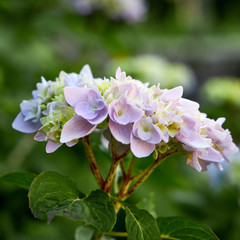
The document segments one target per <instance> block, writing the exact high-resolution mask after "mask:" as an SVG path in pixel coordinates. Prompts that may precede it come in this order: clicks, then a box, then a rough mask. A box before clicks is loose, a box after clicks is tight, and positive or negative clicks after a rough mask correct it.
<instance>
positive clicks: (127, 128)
mask: <svg viewBox="0 0 240 240" xmlns="http://www.w3.org/2000/svg"><path fill="white" fill-rule="evenodd" d="M109 129H110V131H111V133H112V135H113V136H114V137H115V138H116V139H117V141H119V142H121V143H123V144H129V143H130V136H131V133H132V124H131V123H129V124H127V125H121V124H118V123H116V122H113V121H112V120H111V119H109Z"/></svg>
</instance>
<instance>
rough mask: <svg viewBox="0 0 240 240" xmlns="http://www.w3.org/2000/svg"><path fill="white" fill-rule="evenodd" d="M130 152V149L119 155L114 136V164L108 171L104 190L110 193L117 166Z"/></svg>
mask: <svg viewBox="0 0 240 240" xmlns="http://www.w3.org/2000/svg"><path fill="white" fill-rule="evenodd" d="M128 153H129V150H127V151H126V152H124V153H123V154H122V155H120V156H117V152H116V140H115V139H114V138H113V137H112V165H111V168H110V171H109V173H108V176H107V178H106V180H105V182H104V185H103V187H102V190H103V191H104V192H106V193H110V191H111V188H112V183H113V179H114V176H115V172H116V169H117V166H118V164H119V163H120V162H121V160H122V159H123V158H125V157H126V156H127V155H128Z"/></svg>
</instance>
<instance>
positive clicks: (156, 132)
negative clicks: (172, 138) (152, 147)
mask: <svg viewBox="0 0 240 240" xmlns="http://www.w3.org/2000/svg"><path fill="white" fill-rule="evenodd" d="M162 135H163V134H162V132H161V130H160V129H159V127H157V126H156V125H153V129H152V137H151V139H149V141H148V142H149V143H152V144H157V143H160V142H161V140H162Z"/></svg>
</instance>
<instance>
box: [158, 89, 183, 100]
mask: <svg viewBox="0 0 240 240" xmlns="http://www.w3.org/2000/svg"><path fill="white" fill-rule="evenodd" d="M182 94H183V87H182V86H179V87H175V88H173V89H171V90H167V91H166V92H165V93H164V94H163V95H162V97H161V100H162V101H164V102H170V101H174V100H178V99H180V98H181V97H182Z"/></svg>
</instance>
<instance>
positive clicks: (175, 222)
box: [157, 217, 218, 240]
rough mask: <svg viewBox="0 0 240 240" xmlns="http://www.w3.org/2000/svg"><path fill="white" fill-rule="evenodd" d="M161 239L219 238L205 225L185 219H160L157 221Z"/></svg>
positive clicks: (192, 239) (197, 239) (209, 239)
mask: <svg viewBox="0 0 240 240" xmlns="http://www.w3.org/2000/svg"><path fill="white" fill-rule="evenodd" d="M157 223H158V227H159V229H160V231H161V238H162V240H164V239H174V240H217V239H218V237H217V236H216V235H215V234H214V233H213V232H212V230H211V229H210V228H209V227H208V226H207V225H204V224H200V223H196V222H192V221H190V220H188V219H185V218H183V217H160V218H158V219H157Z"/></svg>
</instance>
